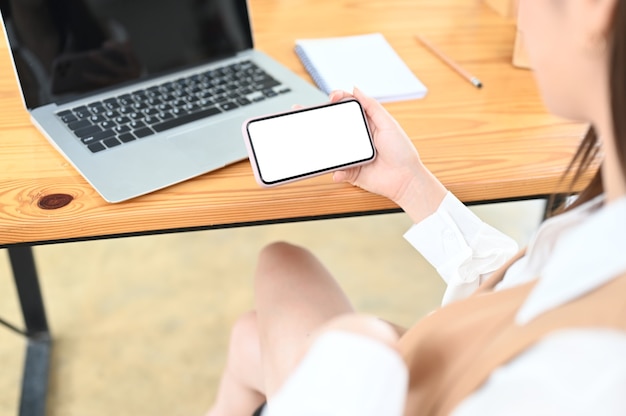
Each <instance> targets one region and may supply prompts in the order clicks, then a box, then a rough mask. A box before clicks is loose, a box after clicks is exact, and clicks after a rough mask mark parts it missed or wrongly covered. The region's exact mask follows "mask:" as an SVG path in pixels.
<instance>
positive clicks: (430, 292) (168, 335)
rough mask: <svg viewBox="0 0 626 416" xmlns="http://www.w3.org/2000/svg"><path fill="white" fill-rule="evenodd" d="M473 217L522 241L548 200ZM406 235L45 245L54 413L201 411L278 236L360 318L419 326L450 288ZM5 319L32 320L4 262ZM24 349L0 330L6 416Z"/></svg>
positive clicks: (386, 231) (243, 235) (367, 224)
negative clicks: (315, 260) (321, 269)
mask: <svg viewBox="0 0 626 416" xmlns="http://www.w3.org/2000/svg"><path fill="white" fill-rule="evenodd" d="M473 209H474V211H475V212H476V213H477V214H478V215H479V216H480V217H481V218H483V219H484V220H485V221H487V222H488V223H490V224H492V225H494V226H496V227H497V228H499V229H501V230H502V231H504V232H506V233H507V234H509V235H511V236H512V237H514V238H515V239H517V240H518V242H519V243H520V244H525V242H527V241H528V238H529V236H530V234H531V233H532V232H533V230H535V228H536V227H537V225H538V223H539V221H540V218H541V215H542V210H543V202H542V201H525V202H515V203H503V204H493V205H483V206H477V207H474V208H473ZM409 226H410V221H409V220H408V218H407V217H406V216H405V215H403V214H388V215H380V216H371V217H361V218H348V219H338V220H324V221H314V222H306V223H295V224H280V225H267V226H258V227H249V228H240V229H228V230H214V231H201V232H194V233H184V234H169V235H160V236H149V237H133V238H126V239H114V240H103V241H91V242H82V243H68V244H61V245H51V246H40V247H36V248H35V257H36V261H37V267H38V270H39V273H40V280H41V284H42V291H43V295H44V300H45V304H46V308H47V313H48V320H49V323H50V326H51V330H52V333H53V337H54V347H53V353H52V363H51V376H50V381H49V383H50V386H49V397H48V407H47V409H48V411H47V414H48V415H50V416H73V415H81V416H100V415H103V416H104V415H107V416H108V415H126V414H132V415H139V416H142V415H174V416H175V415H185V416H190V415H202V414H203V412H204V411H205V409H206V408H207V407H208V405H209V404H210V403H211V401H212V399H213V397H214V394H215V389H216V385H217V381H218V377H219V374H220V372H221V370H222V368H223V365H224V358H225V351H226V345H227V340H228V333H229V328H230V326H231V324H232V323H233V321H234V320H235V319H236V318H237V316H238V315H239V314H241V313H242V312H244V311H246V310H248V309H249V308H250V307H251V305H252V291H251V276H252V271H253V269H254V265H255V260H256V255H257V253H258V252H259V250H260V249H261V247H263V245H265V244H267V243H268V242H271V241H275V240H286V241H290V242H294V243H298V244H301V245H304V246H306V247H308V248H310V249H311V250H312V251H314V252H315V253H316V254H317V255H318V256H319V257H320V258H321V259H322V260H323V261H324V262H325V263H326V264H327V266H328V267H329V269H330V270H331V271H332V272H333V273H334V274H335V275H336V276H337V278H338V280H339V281H340V283H341V285H342V286H343V288H344V289H345V290H346V292H347V293H348V294H349V296H350V298H351V299H352V301H353V302H354V304H355V305H356V307H357V308H358V309H359V310H361V311H363V312H368V313H373V314H377V315H379V316H382V317H384V318H385V319H388V320H392V321H396V322H398V323H399V324H403V325H410V324H411V322H413V321H414V320H415V319H418V318H419V317H420V316H423V315H424V314H426V313H428V311H430V310H431V309H432V308H434V307H436V306H437V305H438V303H439V301H440V298H441V295H442V293H443V289H444V286H443V284H442V282H441V281H440V279H439V278H438V276H437V275H436V273H435V272H434V270H433V269H432V268H431V267H430V266H429V265H428V264H427V263H426V262H425V260H424V259H423V258H422V257H421V256H420V255H419V254H418V253H417V252H415V251H414V250H413V249H412V248H411V246H410V245H409V244H408V243H407V242H406V241H405V240H404V239H403V238H402V234H403V233H404V231H406V230H407V229H408V228H409ZM0 317H2V318H4V319H6V320H9V321H11V322H13V323H16V324H19V325H21V318H20V314H19V309H18V305H17V301H16V296H15V287H14V285H13V280H12V278H11V272H10V269H9V266H8V260H7V256H6V255H0ZM23 350H24V340H23V339H22V338H20V337H18V336H17V335H15V334H13V333H12V332H10V331H8V330H6V329H5V328H4V327H1V326H0V416H5V415H7V416H8V415H15V414H17V403H18V400H19V386H20V381H21V371H22V360H23Z"/></svg>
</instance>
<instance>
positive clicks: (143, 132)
mask: <svg viewBox="0 0 626 416" xmlns="http://www.w3.org/2000/svg"><path fill="white" fill-rule="evenodd" d="M133 133H135V136H137V137H138V138H139V139H141V138H142V137H146V136H150V135H151V134H154V130H152V129H151V128H149V127H144V128H142V129H137V130H135V131H134V132H133Z"/></svg>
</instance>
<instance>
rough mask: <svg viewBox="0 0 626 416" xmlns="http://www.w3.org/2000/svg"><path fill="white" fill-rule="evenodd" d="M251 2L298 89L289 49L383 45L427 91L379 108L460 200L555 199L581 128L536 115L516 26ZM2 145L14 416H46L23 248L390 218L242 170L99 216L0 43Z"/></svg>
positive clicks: (411, 5) (104, 209) (431, 13)
mask: <svg viewBox="0 0 626 416" xmlns="http://www.w3.org/2000/svg"><path fill="white" fill-rule="evenodd" d="M249 3H250V6H251V11H252V20H253V24H254V33H255V38H256V44H257V47H258V48H260V49H262V50H264V51H265V52H267V53H269V54H270V55H272V56H273V57H275V58H277V59H278V60H279V61H281V62H283V63H284V64H286V65H287V66H289V67H290V68H292V69H293V70H294V71H296V72H297V73H298V74H300V75H301V76H302V77H305V78H307V79H310V78H309V77H308V75H307V74H306V73H305V72H304V69H303V67H302V65H301V64H300V62H299V61H298V59H297V57H296V55H295V53H294V51H293V46H294V40H295V39H296V38H307V37H325V36H339V35H352V34H362V33H368V32H382V33H383V34H384V35H385V37H386V38H387V40H388V41H389V42H390V43H391V45H392V46H393V47H394V48H395V49H396V50H397V52H398V53H399V54H400V56H401V57H402V58H403V59H404V60H405V61H406V63H407V64H408V65H409V67H410V68H411V69H412V70H413V71H414V72H415V73H416V74H417V75H418V76H419V77H420V78H421V79H422V81H423V82H424V83H425V84H426V85H427V86H428V88H429V94H428V96H427V97H426V98H425V99H423V100H416V101H406V102H400V103H392V104H387V105H386V107H387V108H388V110H389V111H390V112H391V113H392V114H393V115H394V116H395V117H396V118H397V120H398V121H399V122H400V124H401V125H402V126H403V127H404V128H405V129H406V131H407V132H408V134H409V136H410V137H411V138H412V139H413V140H414V143H415V145H416V146H417V148H418V149H419V151H420V153H421V155H422V158H423V160H424V162H425V163H426V165H427V166H428V167H429V168H430V169H431V170H432V171H433V172H434V173H435V174H436V175H437V176H438V177H439V178H440V179H441V180H442V181H443V183H444V184H445V185H446V186H447V187H448V188H449V189H450V190H451V191H453V192H454V193H455V194H456V195H457V196H459V198H460V199H461V200H463V201H465V202H468V203H476V202H485V201H496V200H510V199H522V198H529V197H538V196H543V195H545V194H548V193H551V192H553V191H556V190H559V189H557V187H556V185H557V183H558V182H559V178H560V177H561V174H562V172H563V170H564V168H565V166H566V165H567V163H568V162H569V160H570V159H571V157H572V154H573V152H574V151H575V149H576V147H577V145H578V143H579V141H580V139H581V138H582V136H583V134H584V132H585V130H586V128H585V126H583V125H580V124H576V123H571V122H567V121H564V120H561V119H558V118H556V117H553V116H550V115H548V114H546V111H545V109H544V107H543V105H542V104H541V100H540V98H539V97H538V94H537V89H536V87H535V84H534V82H533V79H532V74H531V73H530V72H528V71H525V70H517V69H514V68H513V67H512V66H511V55H512V46H513V40H514V35H515V27H514V24H513V22H512V21H510V20H506V19H504V18H502V17H500V16H498V15H497V14H496V13H495V12H494V11H492V10H491V9H490V8H489V7H487V6H486V5H485V4H484V3H483V2H482V1H481V0H413V1H406V0H362V1H359V0H250V2H249ZM416 32H419V33H420V34H422V35H423V36H425V37H427V38H429V39H430V40H431V41H432V42H433V43H435V44H436V45H438V46H439V48H441V49H442V50H443V51H444V52H445V53H447V54H448V55H449V56H451V57H452V58H453V59H455V60H456V61H458V62H459V63H460V64H461V65H462V66H463V67H465V68H466V69H467V70H469V71H470V72H471V73H473V74H475V75H476V76H478V77H479V78H480V79H481V80H482V81H483V83H484V88H483V89H482V90H478V89H476V88H474V87H473V86H471V85H470V84H469V83H468V82H467V81H465V80H463V79H462V78H461V77H459V76H458V75H457V74H456V73H455V72H453V71H451V70H450V69H449V68H448V67H447V66H445V65H444V64H442V63H441V62H440V61H439V60H438V59H437V58H436V57H434V56H433V55H431V54H430V53H429V52H428V51H427V50H426V49H425V48H424V47H423V46H421V45H420V44H419V43H418V42H417V41H416V40H415V39H414V36H413V35H414V33H416ZM372 65H375V62H372ZM381 76H384V74H381ZM0 142H1V145H0V247H9V252H10V254H11V259H12V261H13V266H14V277H15V280H16V284H17V285H18V292H19V294H20V300H21V304H22V309H23V312H24V316H25V321H26V328H27V332H28V336H29V350H28V357H27V362H26V370H25V374H26V378H25V383H26V384H28V382H29V381H30V380H29V377H30V376H29V374H31V373H32V371H30V370H29V369H31V366H32V369H34V370H33V371H34V372H35V373H37V372H39V374H38V375H37V374H35V376H37V377H40V378H42V379H43V380H44V382H43V383H44V384H43V386H41V385H37V386H36V388H35V389H34V391H33V392H31V393H25V394H26V397H25V396H23V397H22V414H26V413H33V414H40V412H41V411H42V410H41V409H42V407H41V406H42V403H45V402H44V401H42V400H45V379H46V377H47V363H48V354H49V348H50V340H49V334H48V329H47V322H46V318H45V311H44V308H43V303H42V299H41V295H40V294H39V286H38V281H37V275H36V272H35V269H34V262H33V259H32V252H31V250H30V246H31V245H35V244H42V243H48V242H60V241H72V240H83V239H90V238H106V237H110V236H114V235H134V234H146V233H156V232H167V231H177V230H188V229H198V228H211V227H225V226H236V225H245V224H253V223H268V222H277V221H289V220H299V219H300V220H301V219H307V218H319V217H339V216H346V215H356V214H363V213H375V212H386V211H391V210H397V207H396V206H395V205H394V204H392V203H391V202H390V201H388V200H385V199H384V198H381V197H378V196H375V195H370V194H368V193H366V192H363V191H361V190H359V189H356V188H353V187H351V186H349V185H345V184H333V183H332V181H331V179H330V177H329V176H324V177H319V178H315V179H311V180H308V181H304V182H300V183H297V184H291V185H288V186H284V187H281V188H276V189H272V190H264V189H260V188H259V187H258V186H257V185H256V183H255V181H254V179H253V176H252V173H251V170H250V165H249V163H248V162H241V163H238V164H235V165H233V166H230V167H227V168H225V169H223V170H220V171H218V172H214V173H211V174H207V175H204V176H202V177H199V178H196V179H193V180H190V181H188V182H186V183H183V184H179V185H176V186H172V187H170V188H168V189H165V190H162V191H159V192H156V193H153V194H150V195H147V196H144V197H140V198H137V199H134V200H131V201H128V202H124V203H120V204H115V205H111V204H108V203H106V202H105V201H104V200H102V199H101V198H100V197H99V196H98V194H96V192H95V191H94V190H93V189H92V188H91V187H90V186H89V185H88V184H87V183H86V182H85V180H83V178H82V177H81V176H80V175H78V174H77V173H76V171H74V169H73V168H72V167H71V166H70V165H69V164H68V163H67V162H66V161H65V160H64V159H63V158H62V157H61V156H60V155H59V154H58V153H57V152H56V151H55V150H54V149H53V148H52V147H51V146H50V145H49V144H48V142H47V141H46V140H45V139H44V138H43V136H42V135H41V134H40V133H39V132H38V131H37V130H36V129H35V128H34V127H33V126H32V125H31V123H30V121H29V118H28V115H27V113H26V111H25V110H24V109H23V107H22V103H21V101H20V97H19V95H18V87H17V83H16V81H15V79H14V77H13V71H12V68H11V64H10V61H9V58H8V51H7V49H6V46H5V42H4V39H2V44H1V46H0ZM585 179H588V178H585ZM52 194H65V195H69V196H70V197H71V198H73V199H72V201H71V202H70V203H69V204H68V205H66V206H64V207H62V208H59V209H42V208H41V206H40V205H41V201H42V198H44V197H46V196H48V195H52ZM33 357H34V358H33ZM26 384H25V385H26ZM42 387H43V389H42ZM42 390H43V391H42ZM42 395H43V399H42ZM31 399H32V400H31ZM29 409H30V410H29Z"/></svg>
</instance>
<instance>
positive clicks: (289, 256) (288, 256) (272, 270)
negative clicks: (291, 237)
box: [256, 241, 312, 283]
mask: <svg viewBox="0 0 626 416" xmlns="http://www.w3.org/2000/svg"><path fill="white" fill-rule="evenodd" d="M310 257H312V255H311V253H310V252H309V251H308V250H306V249H305V248H303V247H300V246H296V245H294V244H290V243H286V242H283V241H279V242H275V243H270V244H268V245H267V246H265V247H264V248H263V249H262V250H261V252H260V254H259V258H258V263H257V273H256V282H257V283H258V282H259V280H260V279H261V280H266V279H272V278H280V277H281V276H283V275H285V274H288V273H290V272H293V271H296V270H298V269H300V268H301V267H303V266H304V265H305V264H306V262H307V261H308V259H309V258H310ZM278 272H280V273H278ZM296 275H297V273H296Z"/></svg>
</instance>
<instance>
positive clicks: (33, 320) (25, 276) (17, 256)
mask: <svg viewBox="0 0 626 416" xmlns="http://www.w3.org/2000/svg"><path fill="white" fill-rule="evenodd" d="M8 251H9V258H10V261H11V267H12V268H13V278H14V280H15V286H16V288H17V294H18V296H19V299H20V306H21V308H22V314H23V316H24V325H25V326H26V335H27V338H28V344H27V347H26V359H25V362H24V373H23V376H22V395H21V398H20V413H19V414H20V416H43V415H45V413H46V394H47V390H48V372H49V363H50V350H51V346H52V341H51V338H50V331H49V329H48V321H47V319H46V311H45V308H44V304H43V299H42V296H41V289H40V287H39V280H38V277H37V270H36V268H35V258H34V256H33V250H32V248H31V247H30V246H16V247H10V248H9V249H8Z"/></svg>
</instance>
